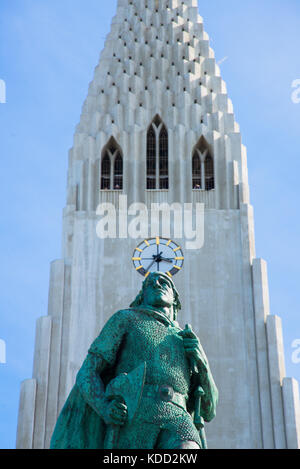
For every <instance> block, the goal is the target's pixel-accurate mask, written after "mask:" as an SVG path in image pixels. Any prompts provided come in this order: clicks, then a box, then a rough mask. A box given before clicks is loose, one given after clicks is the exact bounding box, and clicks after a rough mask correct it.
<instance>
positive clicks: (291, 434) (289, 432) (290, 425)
mask: <svg viewBox="0 0 300 469" xmlns="http://www.w3.org/2000/svg"><path fill="white" fill-rule="evenodd" d="M282 393H283V405H284V420H285V430H286V439H287V448H288V449H300V401H299V385H298V381H296V380H295V379H293V378H284V379H283V382H282Z"/></svg>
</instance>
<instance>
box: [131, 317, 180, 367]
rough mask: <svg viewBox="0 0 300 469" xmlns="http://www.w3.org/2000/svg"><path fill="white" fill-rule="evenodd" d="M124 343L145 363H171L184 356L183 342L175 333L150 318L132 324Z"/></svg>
mask: <svg viewBox="0 0 300 469" xmlns="http://www.w3.org/2000/svg"><path fill="white" fill-rule="evenodd" d="M126 342H127V346H129V347H130V349H132V350H134V351H135V353H136V355H137V356H138V357H139V358H140V359H143V360H146V361H148V360H159V361H160V362H162V361H172V362H173V361H174V360H176V359H178V357H179V356H182V354H184V350H183V341H182V339H181V338H180V337H179V336H178V334H177V333H176V331H175V330H174V329H173V328H172V327H168V326H165V325H164V324H162V323H160V322H158V321H155V320H153V319H152V318H149V319H148V318H147V319H141V320H139V321H137V322H136V323H134V324H133V325H132V327H131V330H130V331H129V334H128V336H127V340H126Z"/></svg>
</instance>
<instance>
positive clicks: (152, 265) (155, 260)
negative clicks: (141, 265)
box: [146, 259, 156, 272]
mask: <svg viewBox="0 0 300 469" xmlns="http://www.w3.org/2000/svg"><path fill="white" fill-rule="evenodd" d="M155 262H156V259H154V261H152V262H151V264H150V265H149V267H148V269H146V272H148V271H149V269H151V267H152V266H153V264H154V263H155Z"/></svg>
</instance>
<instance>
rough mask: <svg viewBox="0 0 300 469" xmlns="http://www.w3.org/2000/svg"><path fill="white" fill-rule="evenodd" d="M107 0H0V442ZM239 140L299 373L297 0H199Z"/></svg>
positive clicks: (9, 444)
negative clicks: (1, 358)
mask: <svg viewBox="0 0 300 469" xmlns="http://www.w3.org/2000/svg"><path fill="white" fill-rule="evenodd" d="M116 3H117V2H116V0H111V1H110V2H106V1H105V2H104V1H103V0H102V1H100V0H14V1H13V2H12V1H11V0H0V79H2V80H4V81H5V83H6V87H7V102H6V104H0V129H1V130H0V137H1V138H0V155H1V157H0V165H1V168H0V174H1V183H0V196H1V197H0V200H1V201H2V204H1V213H2V215H1V221H0V226H1V228H0V236H1V245H0V249H1V268H0V339H3V340H5V342H6V347H7V357H6V358H7V363H6V364H0V448H14V446H15V434H16V425H17V413H18V400H19V388H20V382H21V381H22V380H23V379H26V378H30V377H31V374H32V364H33V350H34V335H35V322H36V319H37V318H38V317H40V316H43V315H45V314H47V299H48V283H49V264H50V262H51V261H52V260H53V259H56V258H59V257H60V247H61V229H62V226H61V219H62V209H63V207H64V205H65V195H66V190H65V189H66V176H67V153H68V149H69V148H70V147H71V146H72V138H73V133H74V128H75V125H76V124H77V123H78V120H79V116H80V111H81V106H82V104H83V101H84V99H85V97H86V94H87V90H88V84H89V82H90V81H91V80H92V77H93V71H94V67H95V66H96V64H97V62H98V58H99V54H100V51H101V49H102V47H103V43H104V39H105V36H106V34H107V33H108V32H109V28H110V22H111V18H112V16H113V15H114V13H115V9H116ZM199 9H200V14H201V15H202V16H203V17H204V21H205V29H206V31H207V32H208V34H209V35H210V37H211V47H212V48H213V49H214V50H215V53H216V58H217V60H221V59H223V58H225V57H227V59H226V60H225V61H224V62H223V63H222V64H221V72H222V76H223V78H224V80H225V81H226V83H227V87H228V93H229V96H230V97H231V99H232V101H233V105H234V109H235V115H236V120H237V122H238V123H239V124H240V126H241V132H242V137H243V143H244V144H245V145H246V146H247V148H248V166H249V179H250V189H251V201H252V204H253V205H254V210H255V228H256V247H257V255H258V256H259V257H263V258H264V259H266V260H267V261H268V270H269V284H270V295H271V309H272V314H278V315H280V316H281V317H282V321H283V331H284V341H285V351H286V366H287V374H288V375H289V376H294V377H296V378H298V379H299V380H300V364H293V363H292V359H291V357H292V352H293V349H292V347H291V344H292V342H293V341H294V340H295V339H300V319H299V309H300V308H299V305H300V300H299V286H298V281H299V277H300V276H299V273H300V254H299V239H300V236H299V235H300V222H299V218H298V213H299V201H300V184H299V174H300V154H299V153H300V152H299V147H300V145H299V143H300V130H299V117H300V103H299V104H294V103H293V102H292V99H291V94H292V88H291V84H292V82H293V81H294V80H295V79H300V54H299V50H300V36H299V31H300V2H299V0H243V1H242V2H241V1H240V0H227V1H225V0H199Z"/></svg>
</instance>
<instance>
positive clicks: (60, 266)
mask: <svg viewBox="0 0 300 469" xmlns="http://www.w3.org/2000/svg"><path fill="white" fill-rule="evenodd" d="M64 289H65V262H64V260H57V261H54V262H52V264H51V272H50V288H49V310H48V314H49V316H51V319H52V335H51V356H50V362H49V373H50V376H51V382H49V385H48V399H47V414H46V429H45V447H46V448H47V447H49V443H50V438H51V436H52V432H53V428H54V425H55V423H56V420H57V416H58V392H59V382H60V368H61V347H62V344H61V337H62V316H63V310H64Z"/></svg>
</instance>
